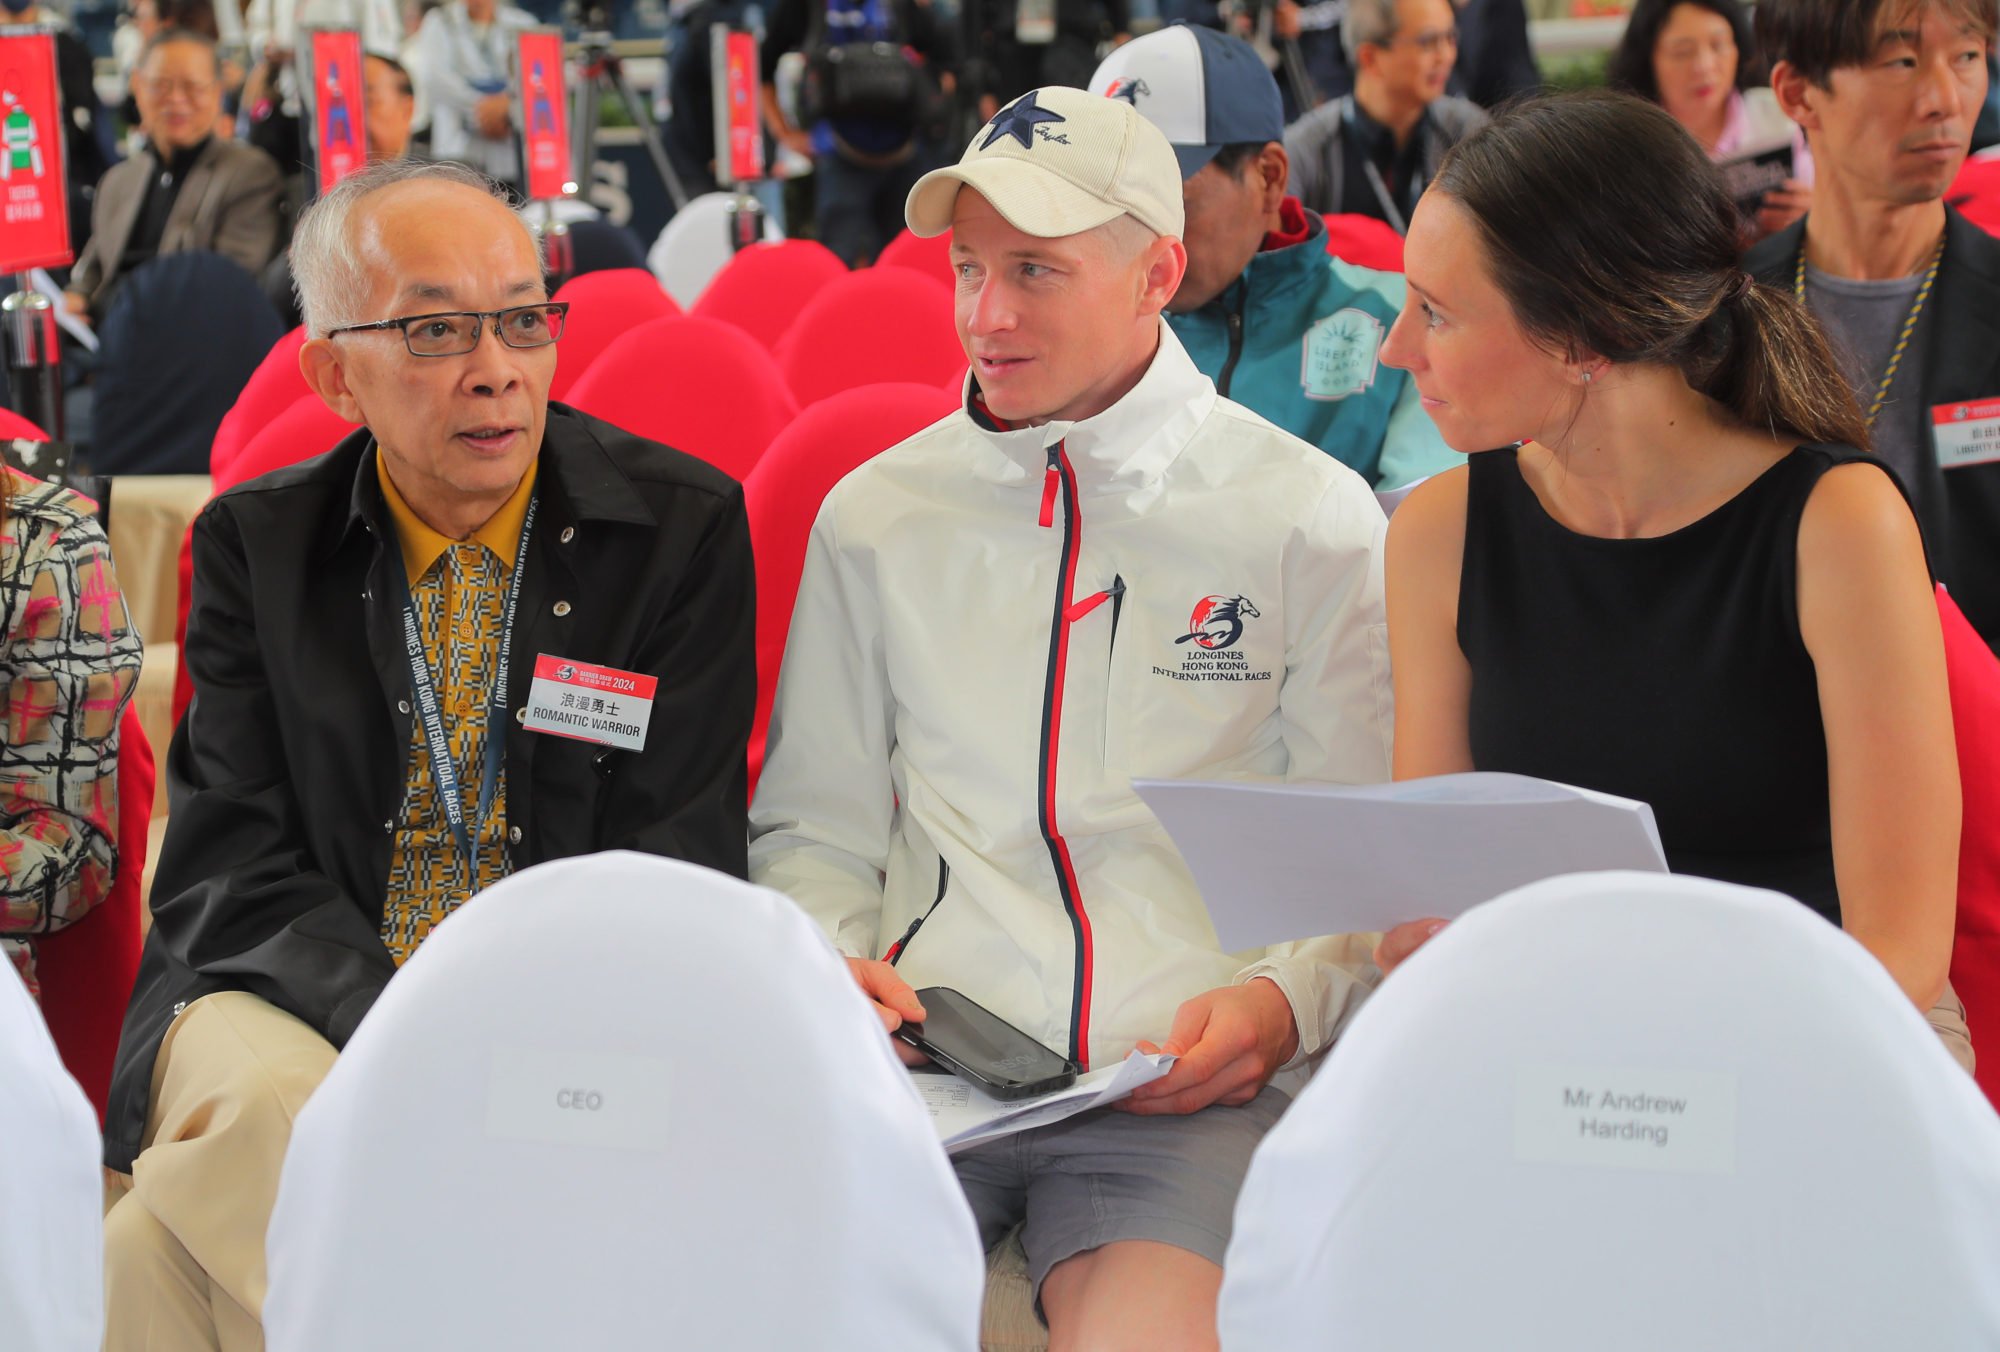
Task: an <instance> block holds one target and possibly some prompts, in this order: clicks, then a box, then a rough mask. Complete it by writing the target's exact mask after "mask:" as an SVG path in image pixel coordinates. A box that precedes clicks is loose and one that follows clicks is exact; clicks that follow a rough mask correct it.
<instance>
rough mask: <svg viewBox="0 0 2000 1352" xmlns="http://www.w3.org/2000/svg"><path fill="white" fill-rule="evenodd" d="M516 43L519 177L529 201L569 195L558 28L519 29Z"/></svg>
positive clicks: (566, 123) (570, 179) (570, 182)
mask: <svg viewBox="0 0 2000 1352" xmlns="http://www.w3.org/2000/svg"><path fill="white" fill-rule="evenodd" d="M520 44H521V45H520V49H519V52H518V53H517V59H518V60H519V62H520V67H519V70H518V75H519V78H518V79H517V80H515V82H514V87H515V88H516V89H517V90H518V91H519V98H520V100H521V149H522V156H521V159H522V162H523V164H524V166H525V168H526V172H525V173H524V174H523V175H522V181H523V183H524V185H525V186H526V188H527V190H528V198H529V200H530V201H538V202H541V201H549V200H551V199H554V198H558V197H568V196H569V195H570V194H571V193H573V192H574V191H575V190H576V183H575V179H574V178H573V177H572V176H571V174H570V163H569V117H568V114H567V111H566V109H565V108H564V99H563V44H562V30H561V29H559V28H531V29H528V30H527V31H525V32H523V33H522V34H521V38H520Z"/></svg>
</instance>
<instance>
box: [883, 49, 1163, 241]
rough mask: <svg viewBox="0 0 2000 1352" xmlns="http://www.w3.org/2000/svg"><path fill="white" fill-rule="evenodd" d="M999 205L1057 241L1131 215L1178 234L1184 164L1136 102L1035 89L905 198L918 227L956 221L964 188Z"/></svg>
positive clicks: (939, 230) (933, 228)
mask: <svg viewBox="0 0 2000 1352" xmlns="http://www.w3.org/2000/svg"><path fill="white" fill-rule="evenodd" d="M962 187H964V188H971V189H972V190H973V191H975V192H977V193H978V194H979V195H980V196H981V197H984V198H985V199H986V200H987V201H989V202H991V203H992V204H993V209H994V210H995V211H998V212H999V213H1000V214H1001V215H1002V216H1004V217H1006V219H1007V222H1008V223H1009V224H1010V225H1012V226H1013V227H1014V228H1015V229H1017V230H1024V231H1026V232H1027V233H1028V234H1031V235H1037V236H1040V237H1041V238H1043V239H1057V238H1060V237H1062V236H1064V235H1075V234H1080V233H1082V232H1083V231H1085V230H1094V229H1096V228H1097V227H1098V226H1100V225H1103V224H1105V223H1106V222H1107V221H1111V220H1114V219H1116V218H1117V217H1119V216H1123V215H1126V214H1128V213H1129V214H1130V215H1132V216H1133V217H1135V218H1136V219H1137V220H1139V221H1140V222H1142V223H1143V224H1145V225H1146V226H1148V227H1149V228H1151V229H1152V230H1154V231H1156V232H1158V233H1159V234H1162V235H1172V236H1174V237H1176V238H1179V236H1180V234H1181V231H1182V230H1183V228H1184V227H1185V225H1186V216H1185V213H1184V212H1183V210H1182V207H1181V169H1180V162H1179V161H1178V160H1177V159H1175V158H1174V148H1173V147H1172V146H1171V145H1169V144H1168V143H1167V138H1166V136H1165V135H1164V134H1163V133H1162V132H1161V131H1160V129H1159V128H1158V127H1156V126H1154V125H1153V124H1152V123H1150V122H1148V121H1147V120H1146V119H1145V118H1143V117H1141V116H1139V114H1138V113H1137V112H1136V111H1134V109H1133V108H1132V107H1131V105H1130V104H1127V103H1125V102H1123V101H1122V100H1119V99H1107V98H1100V97H1097V96H1095V95H1092V94H1090V93H1087V92H1086V91H1084V90H1081V89H1070V88H1065V87H1063V86H1059V85H1051V86H1049V87H1048V88H1045V89H1031V90H1029V91H1028V92H1027V93H1025V94H1023V95H1021V97H1020V98H1018V99H1015V100H1014V101H1013V102H1012V103H1010V104H1008V105H1007V106H1006V107H1005V108H1002V109H1001V110H1000V111H999V113H998V114H997V115H995V117H994V119H993V120H992V121H991V122H989V123H987V124H986V125H985V126H984V127H981V128H980V129H979V131H978V132H977V133H976V134H975V135H974V136H973V138H972V144H971V145H969V146H967V147H966V148H965V154H964V155H962V156H960V157H959V161H958V163H957V164H955V165H952V166H951V167H950V168H947V169H933V170H932V171H931V172H930V173H928V174H925V175H924V176H923V177H922V178H920V179H918V180H917V185H916V186H915V187H914V188H912V189H910V197H909V201H908V202H907V203H905V204H904V208H903V214H904V218H905V219H906V220H908V222H909V225H910V230H911V232H912V233H913V234H917V235H921V236H924V237H925V238H930V237H932V236H934V235H942V234H943V233H945V231H947V230H949V229H951V212H952V206H953V204H954V203H955V202H957V200H958V190H959V189H960V188H962Z"/></svg>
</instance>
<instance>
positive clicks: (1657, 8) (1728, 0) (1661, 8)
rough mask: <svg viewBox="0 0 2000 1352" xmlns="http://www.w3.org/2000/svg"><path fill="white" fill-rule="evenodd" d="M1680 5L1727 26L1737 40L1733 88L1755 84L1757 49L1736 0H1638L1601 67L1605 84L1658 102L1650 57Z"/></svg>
mask: <svg viewBox="0 0 2000 1352" xmlns="http://www.w3.org/2000/svg"><path fill="white" fill-rule="evenodd" d="M1682 5H1693V6H1694V7H1695V8H1696V9H1705V10H1707V11H1708V12H1709V13H1711V14H1713V15H1716V16H1717V17H1718V18H1720V19H1721V20H1722V21H1723V22H1724V23H1726V24H1728V25H1729V33H1730V36H1731V37H1733V38H1735V39H1736V87H1737V88H1738V89H1748V88H1749V87H1750V86H1751V85H1752V84H1754V83H1755V82H1756V74H1757V72H1756V65H1757V47H1756V43H1755V42H1754V41H1753V40H1752V39H1751V36H1750V16H1749V15H1748V14H1745V13H1744V12H1743V6H1742V5H1740V4H1738V3H1737V0H1639V3H1638V4H1636V5H1634V6H1632V13H1631V16H1630V17H1629V18H1627V19H1626V20H1625V36H1624V37H1623V38H1621V39H1619V42H1618V50H1617V51H1615V52H1613V53H1612V54H1611V64H1610V65H1608V66H1606V67H1605V68H1604V82H1605V83H1606V84H1608V85H1610V86H1611V87H1612V88H1613V89H1623V90H1627V91H1629V92H1631V93H1634V94H1637V95H1638V96H1639V97H1640V98H1642V99H1649V100H1651V101H1652V102H1654V103H1658V102H1659V101H1660V80H1659V76H1657V75H1655V74H1654V73H1653V55H1654V52H1655V50H1656V49H1657V48H1658V47H1659V45H1660V30H1661V29H1663V28H1665V27H1666V26H1667V20H1668V19H1669V18H1671V17H1672V16H1673V12H1674V11H1675V10H1676V9H1678V8H1680V7H1681V6H1682Z"/></svg>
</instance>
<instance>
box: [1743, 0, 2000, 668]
mask: <svg viewBox="0 0 2000 1352" xmlns="http://www.w3.org/2000/svg"><path fill="white" fill-rule="evenodd" d="M1996 27H2000V15H1996V12H1995V6H1994V3H1993V0H1919V3H1916V4H1914V5H1908V4H1902V3H1890V0H1841V3H1840V4H1839V5H1831V4H1828V3H1826V0H1761V2H1760V3H1759V4H1758V6H1757V37H1758V45H1759V46H1760V47H1761V48H1762V49H1763V52H1764V54H1765V55H1766V56H1768V57H1770V58H1771V59H1772V60H1773V61H1774V62H1775V63H1776V64H1775V65H1774V66H1773V67H1772V70H1771V89H1772V92H1773V93H1774V94H1776V95H1777V98H1778V105H1779V107H1781V108H1783V109H1784V110H1785V113H1786V115H1787V116H1789V117H1790V118H1791V119H1792V120H1793V121H1794V122H1797V123H1798V124H1799V125H1800V126H1801V127H1803V128H1805V133H1806V140H1807V142H1808V143H1809V144H1810V145H1811V146H1812V153H1813V162H1814V163H1815V164H1816V165H1818V166H1819V180H1818V185H1817V187H1816V188H1815V189H1814V193H1815V197H1814V201H1813V209H1812V211H1811V213H1810V214H1808V215H1807V216H1806V217H1805V219H1804V220H1802V221H1800V222H1799V223H1798V224H1796V225H1794V226H1792V227H1791V228H1790V229H1787V230H1782V231H1780V232H1778V233H1777V234H1775V235H1772V236H1771V237H1770V238H1769V239H1766V240H1764V241H1763V242H1761V243H1760V244H1758V245H1757V246H1756V247H1755V248H1754V249H1752V250H1751V251H1750V254H1749V256H1748V257H1747V258H1746V259H1745V260H1744V266H1745V267H1746V268H1748V269H1749V270H1750V272H1751V273H1753V274H1754V275H1755V276H1756V277H1757V280H1759V281H1760V282H1763V283H1765V284H1766V285H1769V286H1774V287H1779V288H1782V289H1783V290H1785V291H1786V292H1788V293H1791V294H1794V295H1798V296H1799V297H1800V298H1801V299H1802V300H1804V301H1805V303H1806V305H1807V306H1808V307H1809V308H1810V309H1811V310H1812V312H1813V313H1814V315H1816V316H1817V317H1818V318H1819V320H1820V322H1821V323H1822V324H1824V325H1825V326H1826V328H1827V330H1828V331H1829V333H1830V335H1831V336H1832V338H1833V340H1834V344H1835V346H1836V348H1838V349H1841V350H1842V352H1843V360H1844V362H1845V363H1846V373H1847V377H1848V380H1849V382H1850V383H1851V385H1852V388H1853V390H1854V393H1855V397H1856V398H1857V399H1858V400H1859V401H1860V403H1861V406H1862V408H1863V410H1864V411H1866V410H1868V409H1871V408H1872V409H1874V410H1875V416H1874V419H1873V422H1874V429H1873V431H1874V437H1873V440H1874V443H1875V449H1876V450H1877V451H1878V452H1879V453H1880V454H1881V456H1882V458H1883V460H1884V461H1885V462H1887V463H1888V464H1889V465H1890V466H1891V467H1892V468H1894V469H1895V471H1896V473H1897V475H1898V476H1899V477H1900V478H1901V479H1902V481H1903V483H1904V485H1905V486H1906V487H1907V488H1908V489H1909V491H1910V497H1911V501H1912V504H1913V505H1914V506H1915V508H1916V511H1917V520H1918V521H1919V522H1920V523H1921V524H1922V525H1923V528H1924V543H1925V546H1926V547H1927V549H1928V550H1929V552H1930V559H1931V567H1932V568H1933V569H1934V570H1935V571H1936V573H1937V577H1938V580H1939V581H1941V582H1943V583H1945V584H1946V586H1947V587H1948V588H1949V589H1950V592H1951V595H1952V599H1953V600H1955V601H1956V602H1957V603H1958V607H1959V609H1961V610H1963V611H1964V612H1965V616H1966V618H1967V619H1969V620H1970V621H1971V622H1972V625H1973V627H1974V628H1975V629H1977V630H1978V631H1979V632H1980V634H1981V635H1982V636H1983V637H1984V638H1985V639H1986V641H1987V642H1988V643H1989V644H1994V645H1995V646H1996V647H2000V240H1995V239H1994V238H1993V237H1992V236H1991V235H1988V234H1987V233H1986V232H1984V231H1983V230H1981V229H1979V227H1978V226H1976V225H1974V224H1972V223H1971V222H1970V221H1968V220H1966V219H1965V217H1963V216H1961V215H1960V214H1959V213H1958V212H1956V211H1954V210H1952V209H1951V208H1949V207H1947V206H1946V205H1945V203H1944V195H1945V192H1946V191H1947V189H1948V188H1949V187H1950V185H1951V182H1952V179H1953V178H1954V177H1955V176H1956V175H1957V173H1958V169H1959V166H1960V165H1961V164H1963V163H1964V161H1965V153H1966V148H1967V146H1968V144H1969V142H1970V140H1971V137H1972V126H1973V122H1974V120H1975V119H1976V118H1977V117H1978V115H1979V110H1980V108H1981V107H1982V106H1983V105H1984V104H1985V102H1986V86H1987V77H1986V61H1987V55H1988V53H1989V52H1990V50H1991V48H1992V44H1993V38H1994V33H1995V29H1996ZM1927 278H1930V279H1932V280H1931V282H1930V284H1929V286H1928V287H1927V286H1926V279H1927ZM1906 331H1907V332H1906ZM1898 347H1901V348H1902V357H1901V359H1900V361H1898V360H1897V359H1896V352H1897V349H1898ZM1892 363H1893V364H1894V370H1893V372H1892V371H1891V369H1890V368H1891V365H1892Z"/></svg>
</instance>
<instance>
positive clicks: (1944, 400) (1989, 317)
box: [1744, 209, 2000, 649]
mask: <svg viewBox="0 0 2000 1352" xmlns="http://www.w3.org/2000/svg"><path fill="white" fill-rule="evenodd" d="M1804 236H1805V222H1803V221H1801V222H1799V223H1798V224H1796V225H1794V226H1792V227H1791V228H1790V229H1788V230H1783V231H1780V232H1779V233H1777V234H1775V235H1773V236H1771V237H1770V238H1769V239H1767V240H1764V241H1763V242H1762V243H1760V244H1758V245H1757V246H1756V247H1755V248H1753V249H1752V250H1751V251H1750V253H1749V256H1748V257H1747V258H1745V259H1744V266H1745V267H1747V268H1748V269H1749V270H1750V271H1751V272H1752V273H1753V274H1755V276H1756V278H1757V280H1758V281H1760V282H1763V283H1765V284H1766V285H1768V286H1775V287H1779V288H1781V289H1782V290H1784V291H1785V292H1786V293H1787V294H1790V292H1791V290H1792V286H1793V282H1794V279H1795V277H1796V276H1797V268H1798V258H1799V247H1800V244H1801V242H1802V241H1803V239H1804ZM1930 303H1931V304H1932V305H1934V306H1936V307H1937V309H1936V312H1935V313H1934V314H1932V316H1931V317H1930V319H1929V320H1928V321H1926V322H1928V323H1929V324H1930V325H1931V326H1932V327H1931V332H1930V360H1929V362H1928V364H1927V365H1926V367H1925V369H1924V372H1923V387H1922V390H1923V392H1922V398H1923V401H1924V408H1925V409H1926V410H1930V409H1934V408H1936V407H1937V406H1938V405H1940V404H1961V403H1972V402H1976V401H1980V400H1990V399H1995V398H2000V240H1996V239H1994V238H1993V236H1991V235H1989V234H1987V233H1986V232H1985V231H1984V230H1981V229H1980V228H1979V227H1978V226H1976V225H1974V224H1973V223H1972V222H1970V221H1968V220H1966V219H1965V217H1963V216H1961V215H1959V214H1958V213H1957V212H1956V211H1951V210H1949V209H1947V221H1946V225H1945V241H1944V265H1943V267H1941V268H1940V269H1939V271H1938V279H1937V289H1936V292H1935V294H1934V295H1933V296H1932V298H1931V302H1930ZM1909 490H1910V496H1911V498H1912V499H1913V500H1914V501H1915V502H1916V504H1917V519H1918V521H1919V522H1920V523H1921V524H1922V525H1923V528H1924V543H1925V544H1926V546H1928V548H1929V550H1930V556H1931V566H1932V567H1933V568H1935V569H1936V570H1937V575H1938V580H1939V581H1940V582H1943V583H1944V584H1945V586H1946V587H1947V588H1948V589H1949V590H1950V592H1951V595H1952V599H1953V600H1954V601H1956V602H1958V605H1959V608H1960V609H1961V610H1963V611H1964V612H1965V616H1966V618H1967V619H1969V620H1971V621H1972V625H1973V627H1974V628H1975V629H1977V630H1978V631H1979V633H1980V635H1981V636H1982V637H1983V638H1985V640H1986V641H1987V642H1988V643H1989V644H1992V645H1993V646H1994V647H1995V648H1996V649H2000V461H1995V462H1988V463H1987V464H1983V465H1966V466H1963V467H1962V468H1959V469H1954V470H1950V471H1946V470H1942V469H1939V468H1938V465H1937V458H1936V448H1935V447H1934V446H1933V447H1932V453H1931V454H1930V455H1929V456H1927V457H1925V460H1924V466H1923V472H1922V479H1921V482H1918V483H1913V484H1910V485H1909Z"/></svg>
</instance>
